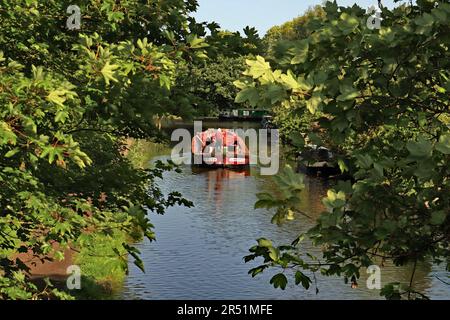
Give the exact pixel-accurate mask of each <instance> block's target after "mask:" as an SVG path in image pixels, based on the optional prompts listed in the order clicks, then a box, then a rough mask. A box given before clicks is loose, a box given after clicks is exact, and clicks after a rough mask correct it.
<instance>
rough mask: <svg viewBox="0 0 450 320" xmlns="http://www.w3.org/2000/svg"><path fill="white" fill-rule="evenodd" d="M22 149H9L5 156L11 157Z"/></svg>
mask: <svg viewBox="0 0 450 320" xmlns="http://www.w3.org/2000/svg"><path fill="white" fill-rule="evenodd" d="M19 151H20V149H19V148H14V149H12V150H9V151H8V152H7V153H6V154H5V158H11V157H13V156H14V155H16V154H17V153H18V152H19Z"/></svg>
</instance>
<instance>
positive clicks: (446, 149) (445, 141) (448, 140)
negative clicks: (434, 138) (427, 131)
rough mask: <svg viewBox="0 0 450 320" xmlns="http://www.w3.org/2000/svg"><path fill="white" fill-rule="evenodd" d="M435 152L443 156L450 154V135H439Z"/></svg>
mask: <svg viewBox="0 0 450 320" xmlns="http://www.w3.org/2000/svg"><path fill="white" fill-rule="evenodd" d="M436 150H437V151H439V152H441V153H443V154H450V133H446V134H443V135H441V137H440V138H439V142H438V143H436Z"/></svg>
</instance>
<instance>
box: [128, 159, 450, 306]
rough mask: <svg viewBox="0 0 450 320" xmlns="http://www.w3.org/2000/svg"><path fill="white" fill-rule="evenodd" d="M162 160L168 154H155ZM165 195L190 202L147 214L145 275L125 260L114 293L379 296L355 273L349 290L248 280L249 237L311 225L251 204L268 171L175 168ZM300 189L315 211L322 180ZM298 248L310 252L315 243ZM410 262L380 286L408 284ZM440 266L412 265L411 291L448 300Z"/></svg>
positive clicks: (306, 206)
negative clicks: (126, 270) (151, 235)
mask: <svg viewBox="0 0 450 320" xmlns="http://www.w3.org/2000/svg"><path fill="white" fill-rule="evenodd" d="M166 159H169V154H167V155H163V156H158V157H156V158H154V159H152V161H155V160H166ZM159 183H160V186H161V187H162V190H163V191H164V192H166V193H169V192H171V191H174V190H175V191H179V192H181V193H182V194H183V196H184V197H185V198H187V199H189V200H191V201H192V202H193V203H194V205H195V207H193V208H185V207H180V206H179V207H174V208H170V209H168V210H167V212H166V214H165V215H163V216H160V215H156V214H153V213H150V218H151V221H152V223H153V224H154V225H155V231H156V236H157V241H156V242H153V243H150V242H149V241H147V240H146V241H143V242H142V243H138V244H137V248H138V249H139V250H140V251H141V257H142V259H143V261H144V264H145V268H146V273H142V272H141V271H140V270H139V269H138V268H137V267H135V266H134V264H133V263H132V261H130V274H129V276H128V277H127V279H126V281H125V284H124V288H123V291H122V292H121V298H124V299H382V297H380V295H379V290H368V289H367V288H366V279H367V278H366V276H365V275H364V274H363V275H362V278H361V279H360V281H359V286H358V288H356V289H352V288H351V287H350V285H349V284H345V283H344V281H343V279H342V278H329V277H322V276H320V275H318V276H317V286H318V289H319V293H318V294H316V291H315V287H314V286H313V287H312V288H310V289H309V290H304V289H303V288H302V287H300V286H295V285H294V284H293V283H292V281H291V280H292V279H291V278H290V283H289V285H288V287H287V288H286V290H284V291H283V290H280V289H275V288H273V287H272V285H271V284H270V283H269V281H270V278H271V277H272V276H273V275H274V274H275V270H268V271H266V272H265V273H263V274H262V275H259V276H257V277H256V278H252V277H251V276H250V275H248V270H249V269H251V268H252V267H255V266H257V265H258V262H259V263H261V262H262V261H253V262H251V263H245V262H244V260H243V257H244V256H245V255H247V254H249V251H248V249H249V248H250V247H251V246H253V245H254V244H255V243H256V239H258V238H261V237H265V238H269V239H271V240H273V241H274V243H276V244H288V243H290V242H292V240H293V239H295V238H296V237H297V236H298V234H299V233H301V232H304V231H306V230H308V229H309V228H310V227H312V226H313V221H311V220H310V219H308V218H306V217H304V216H301V215H299V216H296V219H295V220H293V221H290V222H287V223H285V224H283V225H281V226H278V225H276V224H272V223H271V219H272V217H273V215H274V212H273V211H271V210H266V209H257V210H255V209H254V204H255V202H256V200H257V198H256V193H258V192H270V191H271V190H273V189H274V187H273V185H272V184H271V179H270V177H265V176H260V175H259V169H258V168H257V167H252V168H251V169H250V170H248V171H243V172H238V171H232V170H227V169H217V170H209V169H193V168H191V167H189V166H184V167H182V173H176V172H167V173H165V174H164V176H163V179H162V180H161V181H159ZM305 184H306V188H305V190H304V192H303V193H302V206H303V208H302V209H303V210H304V211H306V212H308V213H309V215H311V216H317V215H319V214H320V212H321V211H322V210H323V209H324V208H323V206H322V203H321V198H322V197H323V196H325V194H326V191H327V188H328V186H327V183H326V182H325V181H323V180H320V179H316V178H306V180H305ZM305 250H307V251H309V252H313V253H318V251H317V248H312V247H306V248H305ZM411 271H412V268H409V267H404V268H396V267H393V266H389V265H388V266H384V267H383V268H382V273H381V281H382V285H384V284H387V283H389V282H402V283H408V282H409V277H410V275H411ZM447 277H448V273H446V272H445V269H444V267H438V266H433V265H430V264H427V263H424V264H422V265H420V266H419V267H418V270H417V271H416V279H417V280H418V282H417V289H419V290H423V291H424V292H425V293H426V294H427V295H429V296H430V297H431V298H433V299H450V287H449V286H448V285H445V284H444V283H442V282H441V281H440V280H439V279H438V278H440V279H443V280H446V279H448V278H447Z"/></svg>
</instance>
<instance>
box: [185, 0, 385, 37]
mask: <svg viewBox="0 0 450 320" xmlns="http://www.w3.org/2000/svg"><path fill="white" fill-rule="evenodd" d="M337 2H338V4H339V5H341V6H347V5H350V6H351V5H353V4H354V3H355V2H357V3H358V5H359V6H360V7H363V8H369V7H370V6H372V5H376V4H377V3H378V1H376V0H360V1H355V0H353V1H352V0H338V1H337ZM198 3H199V8H198V10H197V12H196V13H195V14H194V17H195V18H196V19H197V20H198V21H208V22H210V21H215V22H217V23H219V24H220V26H221V27H222V29H226V30H230V31H242V29H243V28H245V27H246V26H248V25H249V26H251V27H255V28H256V29H257V30H258V31H259V33H260V35H261V36H263V35H264V34H265V33H266V31H267V30H269V29H270V28H271V27H272V26H275V25H280V24H282V23H284V22H287V21H289V20H291V19H293V18H295V17H298V16H300V15H302V14H303V13H304V12H305V11H306V10H307V9H308V8H309V7H313V6H315V5H317V4H321V3H322V0H198ZM383 4H384V5H386V6H388V7H392V6H393V1H392V0H384V1H383Z"/></svg>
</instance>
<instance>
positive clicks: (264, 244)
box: [258, 238, 273, 248]
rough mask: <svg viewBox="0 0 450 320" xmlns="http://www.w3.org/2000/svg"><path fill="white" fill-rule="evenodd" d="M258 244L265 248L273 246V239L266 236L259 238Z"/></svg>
mask: <svg viewBox="0 0 450 320" xmlns="http://www.w3.org/2000/svg"><path fill="white" fill-rule="evenodd" d="M258 245H259V246H260V247H263V248H271V247H273V244H272V241H270V240H268V239H265V238H261V239H258Z"/></svg>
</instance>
